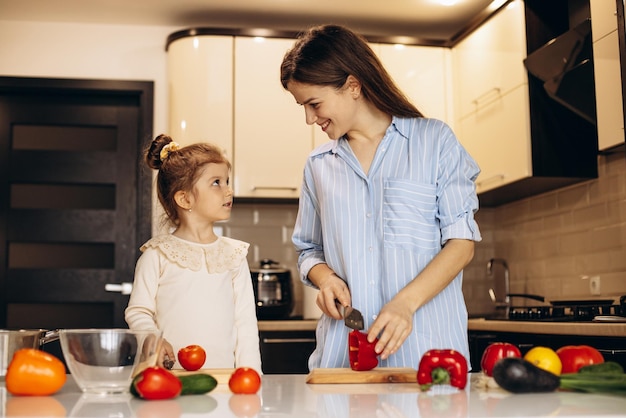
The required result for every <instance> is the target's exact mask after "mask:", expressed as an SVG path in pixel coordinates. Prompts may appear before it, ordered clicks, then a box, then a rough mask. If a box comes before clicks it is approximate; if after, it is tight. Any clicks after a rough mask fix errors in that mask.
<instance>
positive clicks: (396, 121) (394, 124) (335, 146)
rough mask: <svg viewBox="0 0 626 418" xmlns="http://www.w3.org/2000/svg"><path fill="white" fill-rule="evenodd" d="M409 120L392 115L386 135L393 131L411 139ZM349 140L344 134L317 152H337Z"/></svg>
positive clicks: (346, 144)
mask: <svg viewBox="0 0 626 418" xmlns="http://www.w3.org/2000/svg"><path fill="white" fill-rule="evenodd" d="M409 120H410V119H407V118H400V117H397V116H392V118H391V124H390V125H389V127H388V128H387V132H386V134H385V136H388V135H389V134H391V133H393V132H398V133H399V134H400V135H401V136H402V137H404V138H405V139H409V135H408V131H409V126H410V122H409ZM347 141H348V140H347V139H346V137H345V135H343V136H342V137H340V138H339V139H337V140H334V141H333V140H331V141H329V142H328V143H327V145H328V146H327V147H322V148H321V149H318V152H317V154H318V155H319V154H323V153H325V152H330V153H332V154H337V153H338V152H339V149H340V148H344V147H347V146H348V143H347Z"/></svg>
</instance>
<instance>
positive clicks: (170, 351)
mask: <svg viewBox="0 0 626 418" xmlns="http://www.w3.org/2000/svg"><path fill="white" fill-rule="evenodd" d="M165 360H170V361H171V362H172V363H171V364H174V363H176V355H175V354H174V347H172V344H170V343H169V342H168V341H167V340H166V339H165V338H163V342H162V345H161V352H160V353H159V366H161V367H165V365H164V361H165ZM165 368H166V367H165ZM170 369H171V367H170Z"/></svg>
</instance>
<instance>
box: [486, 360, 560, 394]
mask: <svg viewBox="0 0 626 418" xmlns="http://www.w3.org/2000/svg"><path fill="white" fill-rule="evenodd" d="M493 378H494V380H495V381H496V383H497V384H498V385H500V387H501V388H502V389H505V390H508V391H509V392H512V393H539V392H554V391H555V390H557V389H558V388H559V385H560V380H559V376H557V375H555V374H554V373H550V372H548V371H546V370H543V369H541V368H539V367H537V366H535V365H534V364H532V363H531V362H529V361H527V360H524V359H522V358H519V357H507V358H503V359H500V360H498V361H497V362H496V364H495V365H494V366H493Z"/></svg>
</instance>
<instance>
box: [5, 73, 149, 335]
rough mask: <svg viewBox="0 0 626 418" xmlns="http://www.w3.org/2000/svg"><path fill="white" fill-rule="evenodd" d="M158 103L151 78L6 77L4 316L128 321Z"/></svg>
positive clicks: (34, 322)
mask: <svg viewBox="0 0 626 418" xmlns="http://www.w3.org/2000/svg"><path fill="white" fill-rule="evenodd" d="M152 102H153V83H152V82H142V81H105V80H63V79H32V78H15V77H0V295H1V296H0V326H2V327H6V328H11V329H14V328H47V329H53V328H83V327H106V328H108V327H126V323H125V321H124V309H125V307H126V305H127V303H128V295H127V294H124V293H123V292H120V291H116V287H115V285H120V284H122V283H132V280H133V271H134V265H135V261H136V259H137V257H138V247H139V246H140V245H141V244H142V243H143V242H144V241H145V240H147V239H148V238H149V236H150V225H151V210H150V207H151V205H150V196H151V192H150V190H151V174H150V173H149V171H148V170H146V169H143V165H142V163H141V158H142V157H141V156H142V153H143V150H144V149H145V147H146V146H147V144H149V141H150V140H151V138H152V134H151V129H152V106H153V105H152ZM112 285H113V286H112ZM107 289H109V290H107ZM124 289H126V288H124ZM110 290H113V291H110ZM119 290H121V289H119Z"/></svg>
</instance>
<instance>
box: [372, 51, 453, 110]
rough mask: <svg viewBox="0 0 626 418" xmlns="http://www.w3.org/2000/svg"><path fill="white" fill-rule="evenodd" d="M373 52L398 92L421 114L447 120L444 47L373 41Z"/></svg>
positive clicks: (446, 64) (446, 54) (446, 68)
mask: <svg viewBox="0 0 626 418" xmlns="http://www.w3.org/2000/svg"><path fill="white" fill-rule="evenodd" d="M374 51H375V52H376V53H377V54H378V57H379V58H380V60H381V61H382V63H383V65H384V66H385V68H386V69H387V71H388V72H389V74H390V75H391V77H392V78H393V79H394V81H395V82H396V83H397V84H398V86H399V87H400V89H401V90H402V92H403V93H404V94H406V95H407V96H408V98H409V99H410V100H411V101H412V102H413V103H414V104H415V106H417V108H418V109H419V110H420V111H421V112H422V113H424V114H425V115H426V116H427V117H431V118H436V119H440V120H443V121H444V122H449V115H448V113H449V112H448V104H449V103H451V102H449V101H448V97H447V94H448V90H449V89H448V88H447V86H448V84H449V78H450V77H449V72H450V70H449V57H450V50H449V49H448V48H439V47H426V46H414V45H400V44H395V45H394V44H376V45H374Z"/></svg>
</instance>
